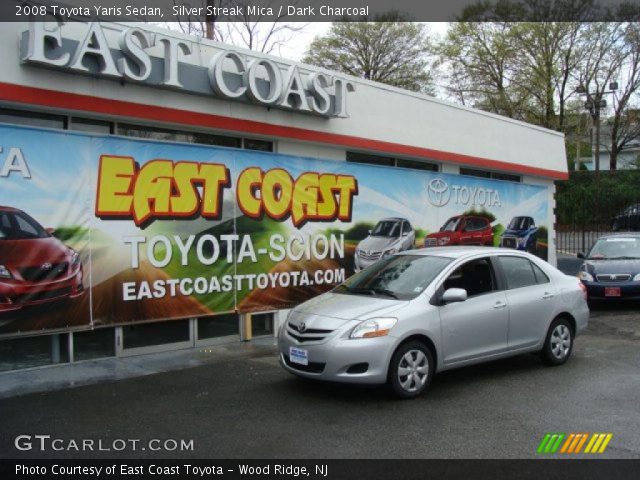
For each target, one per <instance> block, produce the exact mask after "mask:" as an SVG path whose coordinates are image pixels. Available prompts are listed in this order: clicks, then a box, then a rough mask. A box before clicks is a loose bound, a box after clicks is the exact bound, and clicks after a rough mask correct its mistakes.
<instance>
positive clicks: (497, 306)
mask: <svg viewBox="0 0 640 480" xmlns="http://www.w3.org/2000/svg"><path fill="white" fill-rule="evenodd" d="M506 306H507V304H506V303H504V302H496V304H495V305H494V306H493V308H495V309H498V308H504V307H506Z"/></svg>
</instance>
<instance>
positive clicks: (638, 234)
mask: <svg viewBox="0 0 640 480" xmlns="http://www.w3.org/2000/svg"><path fill="white" fill-rule="evenodd" d="M614 237H633V238H640V232H616V233H607V234H605V235H601V236H599V237H598V240H600V239H601V238H614Z"/></svg>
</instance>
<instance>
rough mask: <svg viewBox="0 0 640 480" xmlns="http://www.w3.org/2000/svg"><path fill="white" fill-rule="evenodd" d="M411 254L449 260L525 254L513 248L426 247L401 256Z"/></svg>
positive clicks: (409, 251)
mask: <svg viewBox="0 0 640 480" xmlns="http://www.w3.org/2000/svg"><path fill="white" fill-rule="evenodd" d="M405 253H406V254H409V255H421V256H422V255H424V256H427V255H431V256H437V257H448V258H462V257H466V256H471V255H476V254H479V253H486V254H491V255H493V254H498V253H502V254H510V255H513V254H515V255H522V253H523V252H521V251H519V250H514V249H512V248H497V247H426V248H420V249H416V250H407V251H405V252H400V254H405Z"/></svg>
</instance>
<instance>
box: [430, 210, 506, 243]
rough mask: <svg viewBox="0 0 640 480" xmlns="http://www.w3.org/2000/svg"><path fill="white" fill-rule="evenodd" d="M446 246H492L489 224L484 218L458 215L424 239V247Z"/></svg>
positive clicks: (491, 233) (491, 231) (491, 230)
mask: <svg viewBox="0 0 640 480" xmlns="http://www.w3.org/2000/svg"><path fill="white" fill-rule="evenodd" d="M448 245H486V246H492V245H493V229H492V228H491V222H489V219H488V218H485V217H476V216H470V215H458V216H456V217H451V218H450V219H449V220H447V221H446V222H445V224H444V225H443V226H442V228H441V229H440V231H439V232H436V233H431V234H429V235H427V236H426V237H425V239H424V246H425V247H444V246H448Z"/></svg>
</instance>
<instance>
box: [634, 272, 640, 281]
mask: <svg viewBox="0 0 640 480" xmlns="http://www.w3.org/2000/svg"><path fill="white" fill-rule="evenodd" d="M633 281H634V282H640V273H639V274H637V275H636V276H635V277H633Z"/></svg>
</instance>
